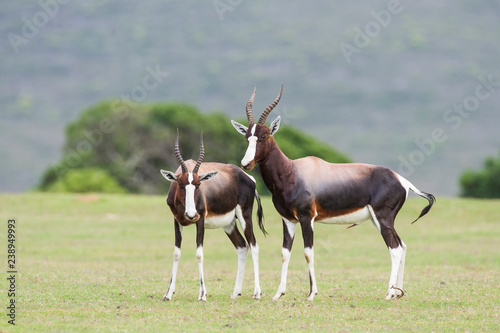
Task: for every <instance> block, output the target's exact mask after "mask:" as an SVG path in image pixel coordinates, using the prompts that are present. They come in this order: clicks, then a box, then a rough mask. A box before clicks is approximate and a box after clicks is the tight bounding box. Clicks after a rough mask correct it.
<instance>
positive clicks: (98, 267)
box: [0, 193, 500, 332]
mask: <svg viewBox="0 0 500 333" xmlns="http://www.w3.org/2000/svg"><path fill="white" fill-rule="evenodd" d="M426 204H427V202H426V201H425V200H423V199H420V198H413V199H410V200H409V201H408V202H407V203H406V205H405V207H404V208H403V210H402V211H401V213H400V214H399V216H398V220H397V222H396V228H397V230H398V232H399V234H400V236H401V237H402V238H403V240H404V241H405V243H406V244H407V245H408V254H407V260H406V270H405V287H404V289H405V292H406V295H405V297H403V298H402V299H400V300H398V301H390V302H387V301H384V299H383V298H384V296H385V292H386V288H387V283H388V278H389V271H390V257H389V254H388V251H387V249H386V248H385V245H384V242H383V240H382V237H381V236H380V235H379V234H378V232H377V231H376V229H375V228H374V227H373V226H372V225H371V223H369V222H367V223H364V224H362V225H360V226H358V227H355V228H351V229H348V230H346V228H345V227H342V226H328V225H321V224H316V226H315V232H316V235H315V240H316V244H315V251H316V256H315V259H316V276H317V280H318V288H319V293H318V295H317V296H316V298H315V299H314V302H312V303H311V302H307V301H306V300H305V297H306V294H307V291H308V289H309V280H308V273H307V265H306V263H305V259H304V256H303V244H302V237H301V234H300V228H299V229H297V238H296V241H295V246H294V249H293V251H292V259H291V261H290V270H289V274H288V286H287V294H286V295H285V296H283V297H282V298H281V299H280V300H279V301H277V302H273V301H272V300H271V297H272V296H273V295H274V293H275V292H276V289H277V287H278V283H279V276H280V269H281V239H282V238H281V237H282V230H281V221H280V219H279V216H278V214H277V213H276V212H275V210H274V208H273V207H272V203H271V200H270V199H269V198H264V199H263V205H264V212H265V215H266V228H267V230H268V231H269V233H270V235H269V236H268V237H266V238H265V237H264V236H263V235H262V233H261V232H260V230H259V229H258V228H257V227H255V228H254V229H255V232H256V235H257V240H258V243H259V245H260V249H261V251H260V269H261V275H260V277H261V288H262V291H263V297H262V299H261V300H260V301H255V300H253V299H252V291H253V269H252V264H251V256H249V257H248V262H247V266H246V268H247V269H246V272H245V282H244V290H243V295H242V296H241V297H240V298H238V299H237V300H231V299H230V295H231V293H232V290H233V287H234V280H235V276H236V265H237V256H236V253H235V251H234V249H233V248H232V245H231V243H230V242H229V240H228V239H227V237H226V236H225V234H224V232H223V231H222V230H208V231H207V232H206V237H205V246H204V251H205V278H206V285H207V290H208V293H209V297H208V302H206V303H203V302H198V301H197V297H198V288H199V284H198V267H197V263H196V259H195V227H189V228H184V242H183V247H182V250H183V252H182V258H181V262H180V266H179V274H178V282H177V288H176V289H177V291H176V294H175V295H174V298H173V300H172V301H171V302H163V301H162V297H163V295H164V293H165V292H166V289H167V284H168V281H169V279H170V272H171V265H172V252H173V248H174V245H173V241H174V236H173V231H174V228H173V223H172V221H173V218H172V216H171V214H170V211H169V209H168V207H167V205H166V203H165V198H164V197H159V196H133V195H98V196H79V195H67V194H32V193H30V194H22V195H5V194H4V195H0V212H1V214H0V216H2V219H3V220H4V221H5V222H4V223H3V224H2V225H3V227H2V228H3V230H2V231H1V233H0V235H2V236H1V241H0V248H1V249H6V248H7V246H6V236H5V235H6V231H7V226H6V221H7V219H8V218H9V217H15V218H16V219H17V220H18V228H17V234H16V235H17V246H18V270H19V272H20V273H19V275H18V281H17V286H16V288H17V306H18V307H17V310H18V312H17V318H16V323H17V325H16V326H15V327H12V326H11V325H8V324H7V317H6V316H5V315H4V314H2V316H1V322H0V331H2V332H4V331H9V332H10V331H14V332H58V331H60V332H70V331H82V332H113V331H119V332H144V331H145V332H158V331H199V330H202V329H207V330H210V331H234V330H236V331H250V330H256V331H284V330H287V331H288V330H293V331H296V330H302V329H303V330H308V331H309V330H313V329H314V330H318V331H353V332H366V331H379V332H382V331H397V332H401V331H424V332H429V331H492V332H494V331H500V273H499V269H500V247H499V241H500V201H491V200H463V199H445V198H438V201H437V204H436V205H435V207H434V208H433V209H432V210H431V211H430V213H429V214H428V215H427V216H425V217H424V218H422V219H421V220H419V221H418V222H417V223H416V224H414V225H411V224H410V222H411V221H412V220H413V219H414V218H415V217H416V216H418V214H419V212H420V210H421V209H422V208H423V207H424V206H425V205H426ZM3 251H4V257H5V259H6V256H7V253H6V250H3ZM4 262H6V260H5V261H4ZM3 267H6V265H5V264H4V265H3ZM6 270H7V269H6V268H4V274H5V275H6V273H5V272H6ZM5 275H4V276H5ZM2 281H3V282H2V283H1V288H2V289H1V291H2V295H4V296H3V298H0V299H2V300H3V301H2V307H3V308H4V309H5V307H6V306H7V301H8V299H7V292H6V291H7V289H8V286H7V281H6V279H5V278H2ZM4 313H5V310H4Z"/></svg>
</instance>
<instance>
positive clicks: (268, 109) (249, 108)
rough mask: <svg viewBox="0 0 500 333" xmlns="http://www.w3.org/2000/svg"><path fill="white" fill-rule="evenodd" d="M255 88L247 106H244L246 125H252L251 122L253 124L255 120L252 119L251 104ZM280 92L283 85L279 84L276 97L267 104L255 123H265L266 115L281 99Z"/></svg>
mask: <svg viewBox="0 0 500 333" xmlns="http://www.w3.org/2000/svg"><path fill="white" fill-rule="evenodd" d="M256 89H257V88H256V87H255V88H253V94H252V97H250V100H249V101H248V103H247V107H246V111H247V119H248V126H252V125H253V124H255V120H254V119H253V112H252V105H253V100H254V98H255V90H256ZM282 92H283V85H281V89H280V93H279V94H278V97H276V99H275V100H274V102H272V103H271V104H269V106H268V107H267V108H266V109H265V110H264V112H262V115H261V116H260V118H259V122H258V123H257V125H265V124H266V120H267V116H269V114H270V113H271V111H273V109H274V107H275V106H276V105H278V102H279V101H280V99H281V93H282Z"/></svg>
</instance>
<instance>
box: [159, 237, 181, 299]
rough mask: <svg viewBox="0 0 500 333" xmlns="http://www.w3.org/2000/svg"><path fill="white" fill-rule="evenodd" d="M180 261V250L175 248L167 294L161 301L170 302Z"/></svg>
mask: <svg viewBox="0 0 500 333" xmlns="http://www.w3.org/2000/svg"><path fill="white" fill-rule="evenodd" d="M180 260H181V249H180V248H178V247H177V246H176V247H175V249H174V264H173V266H172V277H171V278H170V285H169V286H168V290H167V293H166V294H165V295H164V296H163V300H164V301H165V300H167V301H170V300H172V295H173V294H174V292H175V280H176V277H177V268H178V267H179V261H180Z"/></svg>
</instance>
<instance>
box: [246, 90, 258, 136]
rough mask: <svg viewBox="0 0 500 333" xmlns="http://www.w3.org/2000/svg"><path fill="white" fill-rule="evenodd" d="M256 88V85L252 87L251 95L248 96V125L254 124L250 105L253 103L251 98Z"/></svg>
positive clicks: (253, 96)
mask: <svg viewBox="0 0 500 333" xmlns="http://www.w3.org/2000/svg"><path fill="white" fill-rule="evenodd" d="M256 89H257V87H253V94H252V97H250V100H249V101H248V102H247V119H248V127H251V126H252V125H253V124H255V120H254V119H253V112H252V105H253V100H254V98H255V90H256Z"/></svg>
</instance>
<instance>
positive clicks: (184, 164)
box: [174, 129, 188, 173]
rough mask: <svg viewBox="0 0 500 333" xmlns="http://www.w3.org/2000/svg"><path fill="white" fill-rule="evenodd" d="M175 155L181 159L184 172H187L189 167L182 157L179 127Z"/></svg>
mask: <svg viewBox="0 0 500 333" xmlns="http://www.w3.org/2000/svg"><path fill="white" fill-rule="evenodd" d="M174 151H175V156H176V157H177V159H178V160H179V163H180V164H181V168H182V173H187V172H188V169H187V166H186V163H184V160H183V159H182V156H181V152H180V150H179V129H177V136H176V137H175V149H174Z"/></svg>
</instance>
